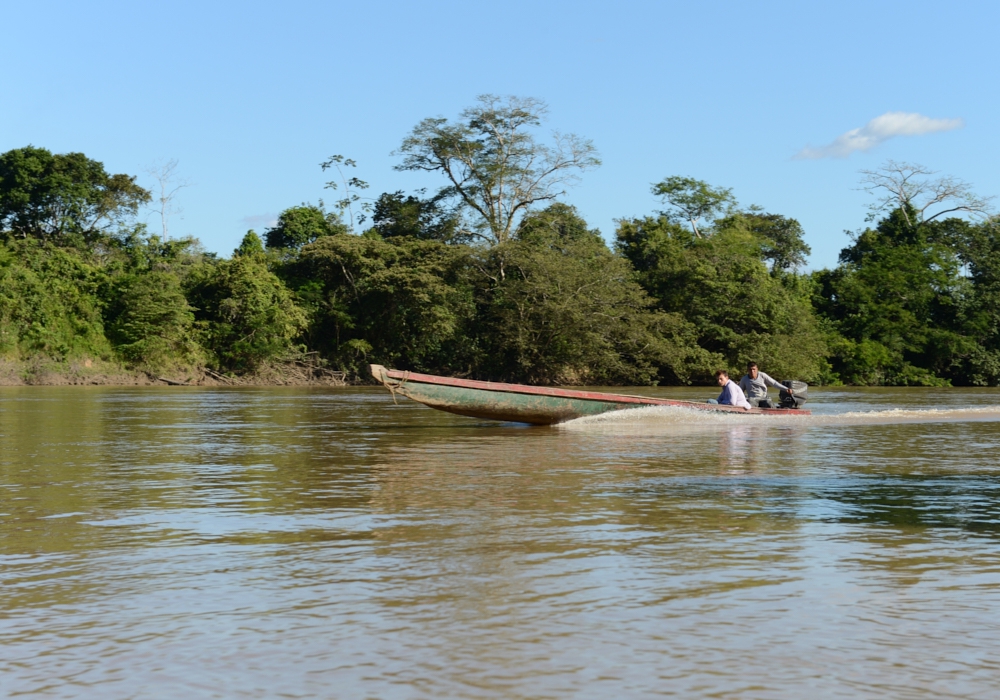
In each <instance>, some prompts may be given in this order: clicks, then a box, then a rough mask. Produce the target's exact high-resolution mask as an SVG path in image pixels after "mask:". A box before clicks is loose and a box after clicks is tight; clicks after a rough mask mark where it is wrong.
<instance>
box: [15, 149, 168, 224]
mask: <svg viewBox="0 0 1000 700" xmlns="http://www.w3.org/2000/svg"><path fill="white" fill-rule="evenodd" d="M148 201H150V194H149V192H148V191H146V190H145V189H143V188H142V187H140V186H139V185H137V184H136V183H135V177H133V176H130V175H122V174H118V175H110V174H108V172H107V171H106V170H105V169H104V165H103V164H102V163H99V162H98V161H96V160H91V159H90V158H87V157H86V156H85V155H84V154H82V153H66V154H61V155H59V154H57V155H53V154H52V153H51V152H50V151H48V150H46V149H44V148H35V147H33V146H27V147H25V148H17V149H14V150H12V151H7V152H6V153H4V154H2V155H0V231H9V232H11V233H12V234H13V235H14V236H16V237H19V238H28V237H33V238H40V239H51V238H58V237H61V236H65V235H69V234H82V235H85V236H86V235H92V234H95V233H98V232H100V231H104V230H107V229H108V228H110V227H112V226H113V225H114V224H116V223H118V222H120V221H121V220H123V219H124V218H127V217H130V216H135V214H136V213H137V212H138V210H139V206H140V205H142V204H145V203H146V202H148Z"/></svg>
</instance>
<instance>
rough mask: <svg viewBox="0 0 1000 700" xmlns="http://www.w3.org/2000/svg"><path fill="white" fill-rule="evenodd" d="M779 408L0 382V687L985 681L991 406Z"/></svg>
mask: <svg viewBox="0 0 1000 700" xmlns="http://www.w3.org/2000/svg"><path fill="white" fill-rule="evenodd" d="M632 391H633V392H639V391H641V390H632ZM645 392H646V393H648V394H651V395H657V396H664V397H680V398H689V397H695V396H701V397H705V396H709V395H711V394H712V391H711V389H707V388H703V389H647V390H645ZM809 407H810V408H812V409H813V411H814V414H813V415H812V416H810V417H805V416H800V417H796V418H762V417H760V416H739V415H712V414H708V415H706V414H702V413H697V414H696V413H695V412H692V411H687V410H682V409H671V408H663V409H641V410H637V411H627V412H621V413H618V414H615V415H613V416H610V417H603V418H602V417H598V418H592V419H583V420H580V421H574V422H571V423H568V424H565V425H563V426H557V427H551V428H546V427H526V426H518V425H501V424H496V423H490V422H487V421H480V420H474V419H468V418H462V417H458V416H452V415H449V414H445V413H440V412H437V411H432V410H430V409H427V408H425V407H423V406H421V405H419V404H416V403H413V402H409V401H407V400H405V399H402V398H400V403H399V405H395V404H394V403H393V399H392V397H391V396H390V395H389V394H388V392H386V391H384V390H383V389H381V388H367V387H366V388H343V389H284V388H266V389H264V388H253V389H196V388H184V387H171V388H102V387H88V388H84V387H6V388H2V389H0V499H2V500H0V585H2V588H0V695H2V696H4V697H12V696H26V697H45V698H102V699H103V700H115V699H119V698H183V699H185V700H194V699H196V698H198V699H200V698H602V699H603V698H608V697H623V698H631V697H635V698H645V697H659V696H664V697H671V696H673V697H683V698H693V697H719V698H740V699H744V698H769V699H770V698H788V699H793V698H794V699H799V698H803V697H807V698H809V700H820V699H822V698H880V699H881V698H986V697H995V693H996V692H997V691H996V688H997V687H998V686H1000V460H998V454H1000V391H998V390H991V389H983V390H970V389H908V390H901V389H895V390H892V389H868V390H861V389H825V390H823V389H820V390H812V391H811V397H810V404H809Z"/></svg>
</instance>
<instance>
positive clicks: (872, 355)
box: [0, 96, 1000, 386]
mask: <svg viewBox="0 0 1000 700" xmlns="http://www.w3.org/2000/svg"><path fill="white" fill-rule="evenodd" d="M544 115H545V108H544V104H542V103H540V102H538V101H535V100H525V99H518V98H507V99H501V98H497V97H493V96H484V97H482V98H480V99H479V101H478V102H477V104H476V105H474V106H473V107H470V108H469V109H467V110H465V111H464V112H463V113H462V114H461V115H460V117H459V119H457V120H455V121H448V120H445V119H440V118H435V119H427V120H424V121H422V122H420V124H418V125H417V126H416V127H415V128H414V129H413V131H412V132H411V133H410V134H409V135H408V136H407V137H406V138H405V139H404V140H403V142H402V145H401V147H400V149H399V150H398V152H397V155H399V156H400V157H401V161H400V164H399V166H398V168H399V169H401V170H416V171H425V172H431V173H437V174H439V175H441V176H442V180H443V183H444V184H443V186H442V187H441V188H440V189H439V190H438V191H436V192H433V193H427V192H426V191H418V192H413V193H404V192H387V193H383V194H381V195H380V196H378V197H375V198H373V199H371V200H367V199H365V198H363V197H361V194H360V193H361V192H362V191H363V190H365V189H367V183H365V182H363V181H361V180H359V179H357V178H351V177H346V176H345V171H346V169H348V168H351V167H353V166H354V163H353V161H350V160H349V159H345V158H343V157H341V156H334V157H332V158H330V159H329V160H327V161H326V162H325V163H323V166H324V169H325V170H329V171H330V172H331V173H335V174H336V176H337V179H335V180H333V181H331V183H330V185H329V186H330V187H331V189H336V190H337V193H338V194H337V197H338V199H337V200H336V201H335V202H333V204H332V206H331V207H330V208H329V209H328V208H327V207H326V206H324V205H323V204H318V205H313V204H302V205H299V206H293V207H290V208H288V209H286V210H285V211H284V212H282V213H281V215H280V216H279V218H278V221H277V223H276V224H275V225H274V227H273V228H270V229H269V230H267V231H266V232H264V234H263V236H258V235H257V234H256V233H254V232H252V231H251V232H249V233H247V235H246V236H245V237H244V239H243V241H242V243H241V244H240V246H239V247H238V248H237V249H236V250H235V251H233V253H232V255H231V256H230V257H229V258H220V257H218V256H217V255H215V254H214V253H209V252H206V251H204V250H203V249H202V248H201V246H200V245H199V243H198V242H197V241H196V240H194V239H191V238H177V239H169V240H165V239H163V238H160V237H158V236H156V235H152V234H150V233H149V232H148V231H147V230H146V228H145V226H144V225H143V224H141V223H138V222H137V215H138V213H139V211H140V209H141V208H142V207H143V206H146V205H147V204H149V203H150V201H151V194H150V192H148V191H147V190H145V189H143V188H142V187H140V186H139V185H138V184H137V183H136V178H134V177H132V176H128V175H121V174H117V175H115V174H109V173H107V172H106V170H105V168H104V166H103V165H102V164H101V163H100V162H97V161H94V160H91V159H90V158H88V157H86V156H85V155H83V154H81V153H69V154H53V153H51V152H49V151H48V150H45V149H44V148H36V147H32V146H28V147H25V148H19V149H15V150H12V151H8V152H7V153H4V154H0V357H3V358H5V359H7V360H10V361H27V360H31V359H32V358H39V357H42V358H46V359H48V360H52V361H71V360H73V359H76V358H82V357H95V358H101V359H103V360H105V361H107V362H114V363H119V364H120V365H122V366H123V367H127V368H133V369H140V370H146V371H150V372H165V371H169V370H174V369H184V368H187V369H192V368H202V367H204V368H209V369H211V370H212V371H214V372H218V373H230V374H235V375H239V374H246V373H254V372H257V371H259V370H260V369H261V368H263V367H265V366H268V365H270V364H273V363H276V362H280V361H281V360H282V359H283V358H287V357H289V356H294V355H295V354H297V353H303V352H307V351H308V352H316V353H319V355H320V356H321V357H322V358H323V360H324V361H325V362H326V363H327V364H328V366H330V367H331V368H334V369H342V370H344V371H346V372H348V373H350V374H354V375H358V376H363V375H364V368H365V366H366V365H367V363H369V362H378V363H381V364H385V365H389V366H393V367H398V368H404V369H411V370H416V371H423V372H431V373H438V374H448V375H456V376H464V377H474V378H480V379H492V380H505V381H519V382H530V383H541V384H551V383H565V384H650V383H661V384H686V383H707V382H710V381H711V375H712V372H713V371H714V370H715V369H717V368H728V369H730V370H731V371H738V370H740V369H741V368H742V367H743V366H744V365H745V363H746V362H747V361H749V360H754V361H757V362H758V363H760V365H761V367H763V368H765V370H766V371H767V372H769V373H770V374H773V375H775V376H779V377H788V378H792V377H794V378H799V379H803V380H805V381H809V382H814V383H848V384H863V385H944V384H948V383H952V384H957V385H973V386H984V385H989V386H995V385H997V384H1000V235H998V229H997V227H996V226H995V225H994V223H993V220H992V219H991V218H990V217H989V207H988V205H989V202H988V201H987V200H983V199H981V198H977V197H975V196H974V195H973V194H972V193H971V190H970V188H969V187H968V185H966V184H965V183H962V182H960V181H957V180H954V179H951V178H937V179H935V177H934V174H933V173H930V172H928V171H926V170H924V169H922V168H920V167H918V166H911V165H906V164H897V163H889V164H887V165H886V166H884V167H883V168H881V169H879V170H877V171H871V172H868V173H865V185H866V186H867V187H868V188H869V189H870V190H871V191H872V192H873V194H875V195H876V203H875V205H874V207H873V210H872V212H870V218H869V223H870V224H871V225H870V226H869V227H867V228H864V229H863V230H861V231H859V232H857V233H855V234H854V235H853V236H852V240H851V243H850V245H849V246H848V247H846V248H845V249H844V250H843V251H842V252H841V255H840V262H839V265H838V266H837V267H836V268H834V269H832V270H829V269H825V270H820V271H816V272H812V273H808V274H807V273H803V272H801V271H800V270H801V268H802V267H803V265H804V264H805V261H806V256H807V255H808V254H809V252H810V251H809V247H808V246H807V245H806V244H805V242H804V240H803V231H802V227H801V225H800V224H799V222H797V221H796V220H795V219H792V218H789V217H786V216H783V215H781V214H777V213H772V212H767V211H765V210H762V209H760V208H758V207H741V206H740V205H739V204H738V203H737V201H736V200H735V198H734V197H733V195H732V192H731V191H730V190H728V189H725V188H718V187H713V186H711V185H709V184H707V183H705V182H701V181H698V180H695V179H691V178H684V177H676V176H674V177H668V178H665V179H664V180H663V181H661V182H658V183H655V184H653V185H652V193H653V194H655V195H657V196H659V197H660V198H661V199H662V202H663V210H662V211H659V212H654V213H652V214H649V215H646V216H641V217H635V218H624V219H621V220H619V221H618V222H617V228H616V231H615V233H614V238H613V242H612V244H611V245H610V246H609V245H608V243H607V242H606V241H605V239H604V238H603V237H602V236H601V234H600V233H599V232H598V231H597V230H595V229H592V228H591V227H590V226H589V225H588V224H587V222H586V221H584V220H583V219H582V218H581V216H580V215H579V213H578V212H577V211H576V210H575V209H574V208H573V207H571V206H569V205H567V204H564V203H562V202H560V201H559V198H560V197H561V195H562V194H563V193H564V189H565V187H566V186H567V185H569V184H571V183H572V182H573V181H574V180H576V179H577V178H578V177H579V176H580V175H581V174H582V173H583V172H585V171H587V170H589V169H591V168H594V167H597V166H598V165H599V163H600V161H599V160H598V157H597V153H596V151H595V149H594V147H593V145H592V144H591V143H590V142H589V141H587V140H585V139H581V138H579V137H576V136H573V135H558V134H557V135H555V136H554V137H553V138H552V139H550V140H549V141H543V140H541V139H539V138H538V137H537V136H536V132H537V127H539V126H540V124H541V122H542V120H543V117H544ZM161 184H162V183H161ZM161 204H162V202H161ZM161 208H162V207H161Z"/></svg>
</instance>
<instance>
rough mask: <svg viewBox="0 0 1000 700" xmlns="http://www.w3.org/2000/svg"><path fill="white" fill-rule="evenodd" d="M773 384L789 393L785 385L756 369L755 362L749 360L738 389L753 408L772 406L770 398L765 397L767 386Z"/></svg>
mask: <svg viewBox="0 0 1000 700" xmlns="http://www.w3.org/2000/svg"><path fill="white" fill-rule="evenodd" d="M769 386H773V387H777V388H778V389H784V390H785V391H787V392H788V393H789V394H790V393H792V390H791V389H790V388H788V387H786V386H785V385H784V384H782V383H781V382H778V381H775V380H774V379H772V378H771V376H770V375H768V374H765V373H764V372H761V371H760V370H759V369H757V363H756V362H751V363H750V364H748V365H747V373H746V374H744V375H743V379H741V380H740V389H742V390H743V393H744V395H746V397H747V401H748V402H750V405H751V406H753V407H754V408H757V407H758V406H759V407H762V408H772V405H771V400H770V399H768V398H767V387H769Z"/></svg>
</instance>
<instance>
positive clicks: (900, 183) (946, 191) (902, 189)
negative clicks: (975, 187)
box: [861, 160, 995, 226]
mask: <svg viewBox="0 0 1000 700" xmlns="http://www.w3.org/2000/svg"><path fill="white" fill-rule="evenodd" d="M861 174H862V175H864V178H862V180H861V189H863V190H865V191H866V192H868V193H869V194H871V195H873V196H874V197H876V200H875V202H874V203H873V204H872V205H871V206H870V207H869V215H868V218H869V220H874V219H875V218H877V217H879V216H882V215H884V214H885V213H887V212H889V211H892V210H894V209H899V210H900V211H901V212H902V214H903V217H904V218H905V219H906V223H907V224H908V225H910V226H913V225H915V224H919V223H923V222H927V221H933V220H934V219H937V218H938V217H941V216H944V215H945V214H953V213H957V212H962V213H965V214H968V215H969V216H971V217H974V218H982V219H989V218H991V217H992V215H993V208H992V206H991V202H992V201H993V200H994V199H995V197H980V196H978V195H976V194H975V193H974V192H972V189H971V185H969V183H967V182H964V181H962V180H959V179H957V178H954V177H951V176H945V177H939V178H934V179H931V178H932V176H934V175H936V174H937V173H936V172H935V171H933V170H930V169H928V168H925V167H924V166H922V165H916V164H913V163H899V162H897V161H894V160H890V161H886V162H885V163H884V164H883V165H882V166H880V167H879V168H877V169H876V170H862V171H861ZM938 205H944V206H943V208H941V209H938V210H937V211H931V210H932V208H934V207H936V206H938ZM911 215H915V217H916V221H913V220H912V219H911V218H910V217H911Z"/></svg>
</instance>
